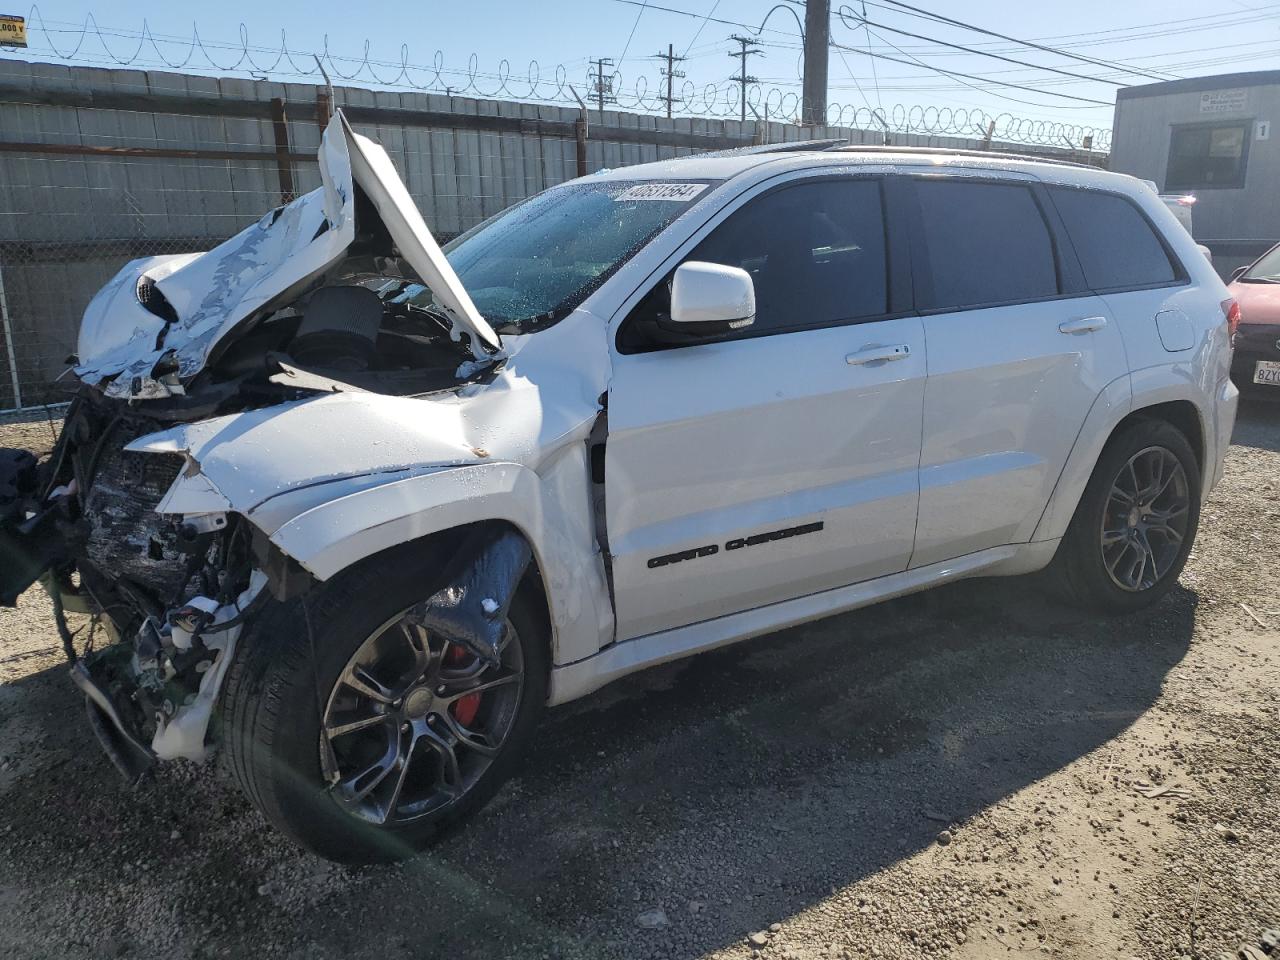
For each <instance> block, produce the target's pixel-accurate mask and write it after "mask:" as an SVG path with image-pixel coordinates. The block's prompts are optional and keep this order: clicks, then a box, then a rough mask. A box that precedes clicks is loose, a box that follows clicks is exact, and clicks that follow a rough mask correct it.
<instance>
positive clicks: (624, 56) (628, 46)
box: [618, 3, 649, 66]
mask: <svg viewBox="0 0 1280 960" xmlns="http://www.w3.org/2000/svg"><path fill="white" fill-rule="evenodd" d="M648 8H649V5H648V4H647V3H641V4H640V12H639V13H637V14H636V22H635V23H633V24H632V25H631V32H630V33H628V34H627V42H626V44H625V45H624V46H623V48H622V56H620V57H619V58H618V65H619V66H621V65H622V61H623V60H625V59H627V51H628V50H630V49H631V38H632V37H634V36H635V35H636V27H638V26H640V18H641V17H643V16H644V12H645V10H647V9H648Z"/></svg>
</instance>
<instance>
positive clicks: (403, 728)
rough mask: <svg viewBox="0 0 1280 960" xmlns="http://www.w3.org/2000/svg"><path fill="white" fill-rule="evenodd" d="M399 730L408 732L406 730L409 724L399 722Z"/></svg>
mask: <svg viewBox="0 0 1280 960" xmlns="http://www.w3.org/2000/svg"><path fill="white" fill-rule="evenodd" d="M400 732H401V733H408V732H409V724H407V723H402V724H400Z"/></svg>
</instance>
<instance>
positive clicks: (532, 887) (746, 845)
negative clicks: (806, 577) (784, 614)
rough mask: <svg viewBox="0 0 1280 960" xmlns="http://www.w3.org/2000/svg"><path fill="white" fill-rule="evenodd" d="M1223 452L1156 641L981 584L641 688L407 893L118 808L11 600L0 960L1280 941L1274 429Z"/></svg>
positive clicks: (119, 789) (885, 951)
mask: <svg viewBox="0 0 1280 960" xmlns="http://www.w3.org/2000/svg"><path fill="white" fill-rule="evenodd" d="M50 437H51V433H50V430H49V427H48V426H47V424H44V423H43V422H39V421H37V422H28V423H25V424H10V425H7V426H5V425H0V445H16V444H22V443H24V442H26V443H41V442H43V443H47V442H48V441H49V439H50ZM1234 441H1235V443H1234V446H1233V447H1232V449H1231V455H1230V460H1229V462H1228V464H1227V476H1226V480H1225V481H1224V482H1223V484H1222V485H1221V486H1220V487H1219V488H1218V490H1217V491H1216V492H1215V493H1214V495H1213V498H1212V500H1211V501H1210V503H1209V504H1208V506H1207V508H1206V510H1205V513H1204V517H1203V522H1202V525H1201V529H1200V536H1199V539H1198V541H1197V543H1196V549H1195V552H1194V554H1193V556H1192V559H1191V562H1190V564H1189V565H1188V567H1187V570H1186V573H1185V574H1184V576H1183V579H1182V584H1181V587H1180V588H1179V589H1178V590H1176V591H1175V593H1174V594H1173V595H1172V596H1171V597H1170V598H1169V599H1167V600H1166V601H1164V602H1163V603H1161V604H1159V605H1158V606H1157V607H1156V608H1155V609H1153V610H1151V611H1149V612H1147V613H1144V614H1141V615H1137V616H1133V617H1129V618H1124V619H1114V620H1099V619H1093V618H1088V617H1083V616H1081V615H1079V614H1077V613H1075V612H1073V611H1070V610H1065V609H1061V608H1058V607H1055V606H1053V605H1051V604H1049V603H1048V602H1047V601H1045V600H1044V599H1043V598H1042V597H1041V595H1040V594H1038V593H1037V592H1036V591H1035V590H1034V589H1032V585H1031V584H1029V583H1027V582H1026V581H1023V580H1004V581H973V582H969V583H964V584H959V585H956V586H953V587H950V588H947V589H945V590H943V591H939V592H935V593H931V594H926V595H922V596H920V597H916V598H910V599H907V600H902V601H896V602H894V603H891V604H887V605H882V606H879V607H875V608H871V609H868V610H863V611H859V612H857V613H853V614H849V615H845V616H840V617H834V618H832V619H829V620H825V621H821V622H819V623H815V624H811V625H808V626H805V627H800V628H797V629H793V630H788V631H784V632H783V633H779V634H776V635H774V636H771V637H767V638H764V639H761V640H757V641H753V642H749V643H745V644H741V645H738V646H736V647H733V648H729V649H727V650H723V651H720V652H717V653H713V654H709V655H704V656H702V657H698V658H695V659H693V660H689V661H686V662H684V663H680V664H673V665H670V666H668V667H664V668H661V669H657V670H653V671H651V672H648V673H646V674H643V675H640V676H637V677H633V678H630V679H628V680H626V681H623V682H621V683H618V684H616V685H614V686H612V687H610V688H607V689H606V690H604V691H601V692H600V693H598V694H596V695H595V696H593V697H590V698H588V699H586V700H584V701H581V702H579V703H576V704H572V705H569V706H568V707H564V708H559V709H557V710H554V711H552V712H551V713H550V714H549V716H548V718H547V719H546V721H545V723H544V725H543V727H542V728H541V736H540V738H539V740H538V744H537V747H536V749H535V750H534V752H533V753H532V755H531V756H529V758H528V761H527V763H526V764H525V765H524V768H523V773H522V774H521V775H520V776H519V777H518V778H517V779H516V780H514V781H512V782H511V783H510V784H509V785H508V786H507V787H506V788H505V789H504V790H503V791H502V793H501V794H500V795H499V797H498V798H497V800H496V801H495V802H494V803H493V804H492V805H491V806H490V807H489V808H487V809H486V810H485V811H484V813H483V814H482V815H480V816H479V817H477V818H476V819H474V820H473V821H471V822H470V823H469V824H468V825H467V826H466V827H464V828H463V829H461V830H460V831H458V832H457V833H455V834H454V835H453V836H451V837H450V838H449V839H447V840H446V841H445V842H444V843H443V844H442V845H441V846H439V847H438V848H436V849H435V850H434V851H433V852H431V853H429V854H427V855H424V856H421V857H419V858H418V859H416V860H414V861H412V862H409V863H405V864H402V865H399V866H395V867H382V868H369V869H357V870H353V869H344V868H340V867H336V866H333V865H330V864H328V863H325V862H323V861H320V860H318V859H316V858H314V857H312V856H310V855H308V854H305V853H302V852H301V851H299V850H298V849H296V848H295V847H293V846H291V845H290V844H289V843H288V842H287V841H285V840H284V839H282V838H281V837H280V836H278V835H276V834H275V833H274V832H273V831H272V830H270V829H269V828H268V827H267V825H266V823H265V822H264V821H263V820H262V819H261V817H259V816H258V814H257V813H256V812H255V811H254V810H253V809H252V808H251V807H250V806H249V804H248V803H247V802H246V801H245V800H244V799H243V798H242V797H241V796H240V794H239V793H238V792H237V790H236V788H235V787H234V785H233V784H232V783H231V782H230V781H229V779H227V778H226V777H224V776H223V775H222V774H221V773H220V772H219V770H218V769H217V768H216V767H213V768H197V767H195V766H186V765H183V766H170V767H167V768H165V769H162V770H161V771H160V773H159V774H158V775H157V776H156V777H155V778H154V779H152V780H150V781H149V782H147V783H145V784H144V785H143V786H141V787H139V788H137V789H129V788H126V787H125V786H124V785H123V784H122V782H121V781H120V779H119V778H118V777H117V775H116V774H115V773H114V771H113V770H112V768H111V767H110V766H109V765H108V762H107V760H106V759H105V758H104V757H103V755H102V753H101V752H100V750H99V749H98V747H97V745H96V743H95V741H94V740H93V737H92V735H91V734H90V732H89V728H88V726H87V725H86V723H85V721H84V712H83V707H82V705H81V702H80V700H79V698H78V696H77V694H76V693H75V691H74V690H73V688H72V686H71V684H70V682H69V681H68V680H67V678H66V671H65V667H64V665H63V664H62V663H61V662H60V654H59V653H58V651H57V645H56V638H55V636H54V633H53V630H52V627H51V625H50V621H49V619H48V614H47V601H46V600H45V599H44V597H43V596H42V595H40V594H39V593H36V592H28V594H27V595H26V596H25V597H24V598H23V600H22V602H21V605H20V606H19V608H18V610H17V611H16V612H15V611H3V612H0V919H2V922H0V955H2V956H5V957H24V958H25V957H57V958H64V957H66V958H81V957H101V956H122V957H135V956H136V957H148V958H151V957H166V958H187V957H271V958H304V957H305V958H333V960H337V958H363V957H370V958H372V957H378V958H389V960H394V958H408V957H442V958H443V957H447V958H450V960H461V958H491V957H534V958H537V957H566V958H568V957H617V958H627V960H631V958H641V957H664V958H680V960H683V958H694V957H717V958H745V957H748V956H751V955H752V954H753V953H761V954H762V955H763V956H764V957H766V958H767V957H778V958H788V957H790V958H804V960H819V958H852V957H858V958H862V957H886V958H887V957H903V958H915V957H932V956H938V955H947V956H949V957H954V958H979V957H1003V956H1020V955H1027V954H1045V955H1049V956H1054V957H1072V958H1075V957H1080V958H1086V957H1087V958H1103V957H1118V958H1122V960H1127V958H1131V957H1141V958H1144V960H1146V958H1149V960H1156V958H1178V957H1184V956H1186V957H1196V958H1200V957H1207V958H1213V960H1217V958H1218V957H1219V956H1220V955H1221V954H1222V953H1223V952H1224V951H1225V952H1227V953H1228V955H1229V956H1232V957H1234V956H1235V950H1236V949H1237V948H1238V947H1239V946H1240V945H1241V944H1242V942H1246V941H1250V942H1252V941H1256V939H1257V937H1258V935H1259V933H1260V932H1261V931H1262V930H1263V929H1265V928H1268V927H1276V926H1280V792H1277V791H1276V789H1275V787H1276V784H1277V782H1280V778H1278V776H1277V775H1278V774H1280V655H1278V652H1277V646H1276V641H1277V639H1278V638H1280V578H1278V574H1280V551H1277V549H1276V531H1277V514H1280V405H1271V404H1266V405H1257V404H1246V405H1245V406H1244V407H1243V408H1242V412H1241V417H1240V421H1239V423H1238V425H1237V428H1236V432H1235V438H1234ZM1250 611H1251V612H1250ZM1165 788H1171V789H1168V791H1167V792H1164V793H1161V792H1160V791H1162V790H1164V789H1165ZM1144 791H1145V792H1144ZM1147 794H1153V795H1152V796H1148V795H1147ZM752 940H754V941H756V943H754V944H753V943H752Z"/></svg>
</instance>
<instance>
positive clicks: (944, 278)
mask: <svg viewBox="0 0 1280 960" xmlns="http://www.w3.org/2000/svg"><path fill="white" fill-rule="evenodd" d="M916 195H917V196H918V197H919V200H920V213H921V217H922V220H921V223H922V232H923V240H924V247H925V256H926V269H927V273H928V279H929V281H930V282H931V284H932V288H933V291H932V295H931V296H930V295H929V294H928V293H927V291H926V292H925V296H926V299H927V303H926V306H928V307H930V308H932V309H937V310H946V309H960V308H963V307H977V306H983V305H985V304H998V303H1009V302H1013V301H1019V300H1038V299H1041V298H1044V297H1052V296H1056V295H1057V293H1058V271H1057V266H1056V263H1055V260H1054V256H1053V241H1052V240H1051V239H1050V236H1049V228H1048V226H1047V225H1046V224H1045V220H1044V216H1043V215H1042V214H1041V212H1040V207H1039V206H1038V205H1037V204H1036V198H1035V196H1034V195H1033V194H1032V192H1031V190H1030V189H1029V188H1027V187H1024V186H1020V185H1015V184H999V183H967V182H964V181H960V180H920V181H917V184H916ZM927 286H928V285H927V284H926V287H927Z"/></svg>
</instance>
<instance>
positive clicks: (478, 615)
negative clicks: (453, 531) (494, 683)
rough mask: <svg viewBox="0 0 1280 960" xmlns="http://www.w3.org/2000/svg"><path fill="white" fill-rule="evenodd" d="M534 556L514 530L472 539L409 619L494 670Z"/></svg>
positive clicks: (484, 533) (477, 534) (482, 532)
mask: <svg viewBox="0 0 1280 960" xmlns="http://www.w3.org/2000/svg"><path fill="white" fill-rule="evenodd" d="M532 558H533V552H532V551H531V550H530V549H529V542H528V541H527V540H525V538H524V537H523V536H521V535H520V534H519V533H516V532H515V531H514V530H504V531H502V532H501V533H498V534H497V535H496V536H495V535H494V533H493V531H492V530H491V529H488V530H487V529H483V528H482V529H480V530H478V531H476V532H475V533H473V534H471V536H469V537H468V538H467V539H466V540H465V541H464V542H463V544H462V546H461V548H460V549H459V550H458V552H457V553H456V554H455V555H454V557H453V560H452V561H450V563H449V565H448V566H447V567H446V568H445V570H444V572H443V574H442V575H441V581H442V582H443V583H444V586H443V587H441V589H440V590H439V591H438V592H437V593H435V594H434V595H433V596H432V597H431V598H430V599H429V600H427V601H426V602H425V603H423V604H420V605H419V606H418V607H417V608H416V609H415V610H413V611H412V612H411V616H412V617H413V618H414V619H416V620H417V621H418V622H419V623H421V624H422V625H423V626H424V627H426V628H427V629H428V630H436V631H439V632H440V633H441V634H442V635H443V636H444V637H445V638H446V639H448V640H449V641H451V642H453V643H458V644H461V645H462V646H463V647H465V648H466V649H467V650H469V651H470V652H471V653H473V654H475V655H476V656H477V657H479V658H480V659H481V660H483V661H484V662H485V663H489V664H495V665H496V664H497V663H498V662H499V654H500V653H501V649H502V635H503V633H504V631H505V629H506V622H507V613H508V611H509V610H510V609H511V601H512V600H513V599H514V598H515V595H516V588H517V587H518V586H519V585H520V578H521V577H523V576H524V572H525V570H527V569H528V567H529V561H530V560H531V559H532Z"/></svg>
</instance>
